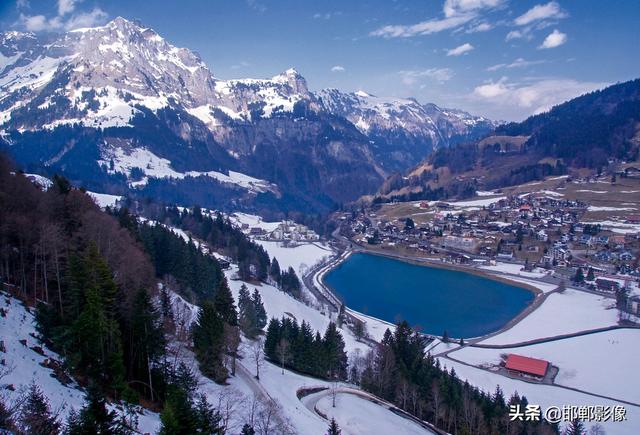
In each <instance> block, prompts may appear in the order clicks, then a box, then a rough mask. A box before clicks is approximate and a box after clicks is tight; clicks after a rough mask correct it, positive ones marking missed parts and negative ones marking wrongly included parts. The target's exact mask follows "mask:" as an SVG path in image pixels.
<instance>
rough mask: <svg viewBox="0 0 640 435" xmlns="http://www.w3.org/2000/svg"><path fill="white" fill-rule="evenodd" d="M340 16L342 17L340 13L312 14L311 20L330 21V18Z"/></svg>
mask: <svg viewBox="0 0 640 435" xmlns="http://www.w3.org/2000/svg"><path fill="white" fill-rule="evenodd" d="M340 15H342V11H335V12H325V13H320V12H318V13H315V14H313V18H314V19H315V20H330V19H331V18H334V17H339V16H340Z"/></svg>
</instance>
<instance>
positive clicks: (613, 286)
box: [596, 278, 620, 293]
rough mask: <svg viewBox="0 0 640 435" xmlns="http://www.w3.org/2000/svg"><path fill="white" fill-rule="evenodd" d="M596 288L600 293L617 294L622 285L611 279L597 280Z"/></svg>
mask: <svg viewBox="0 0 640 435" xmlns="http://www.w3.org/2000/svg"><path fill="white" fill-rule="evenodd" d="M596 287H597V288H598V290H600V291H604V292H610V293H615V292H616V291H618V289H619V288H620V284H619V283H618V282H617V281H611V280H610V279H604V278H596Z"/></svg>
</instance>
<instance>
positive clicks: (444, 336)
mask: <svg viewBox="0 0 640 435" xmlns="http://www.w3.org/2000/svg"><path fill="white" fill-rule="evenodd" d="M442 342H443V343H449V332H447V330H446V329H445V330H444V332H443V333H442Z"/></svg>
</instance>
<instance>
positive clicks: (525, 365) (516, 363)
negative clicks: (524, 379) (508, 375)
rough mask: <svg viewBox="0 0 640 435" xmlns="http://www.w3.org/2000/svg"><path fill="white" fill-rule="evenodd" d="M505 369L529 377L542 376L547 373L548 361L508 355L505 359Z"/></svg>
mask: <svg viewBox="0 0 640 435" xmlns="http://www.w3.org/2000/svg"><path fill="white" fill-rule="evenodd" d="M506 367H507V369H509V370H517V371H519V372H523V373H529V374H531V375H536V376H544V375H545V374H546V373H547V368H548V367H549V361H545V360H543V359H536V358H529V357H526V356H521V355H515V354H513V353H510V354H509V356H508V357H507V365H506Z"/></svg>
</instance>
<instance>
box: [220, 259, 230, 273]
mask: <svg viewBox="0 0 640 435" xmlns="http://www.w3.org/2000/svg"><path fill="white" fill-rule="evenodd" d="M218 264H219V265H220V269H222V270H226V269H229V268H230V267H231V263H229V262H228V261H227V260H223V259H219V260H218Z"/></svg>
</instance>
